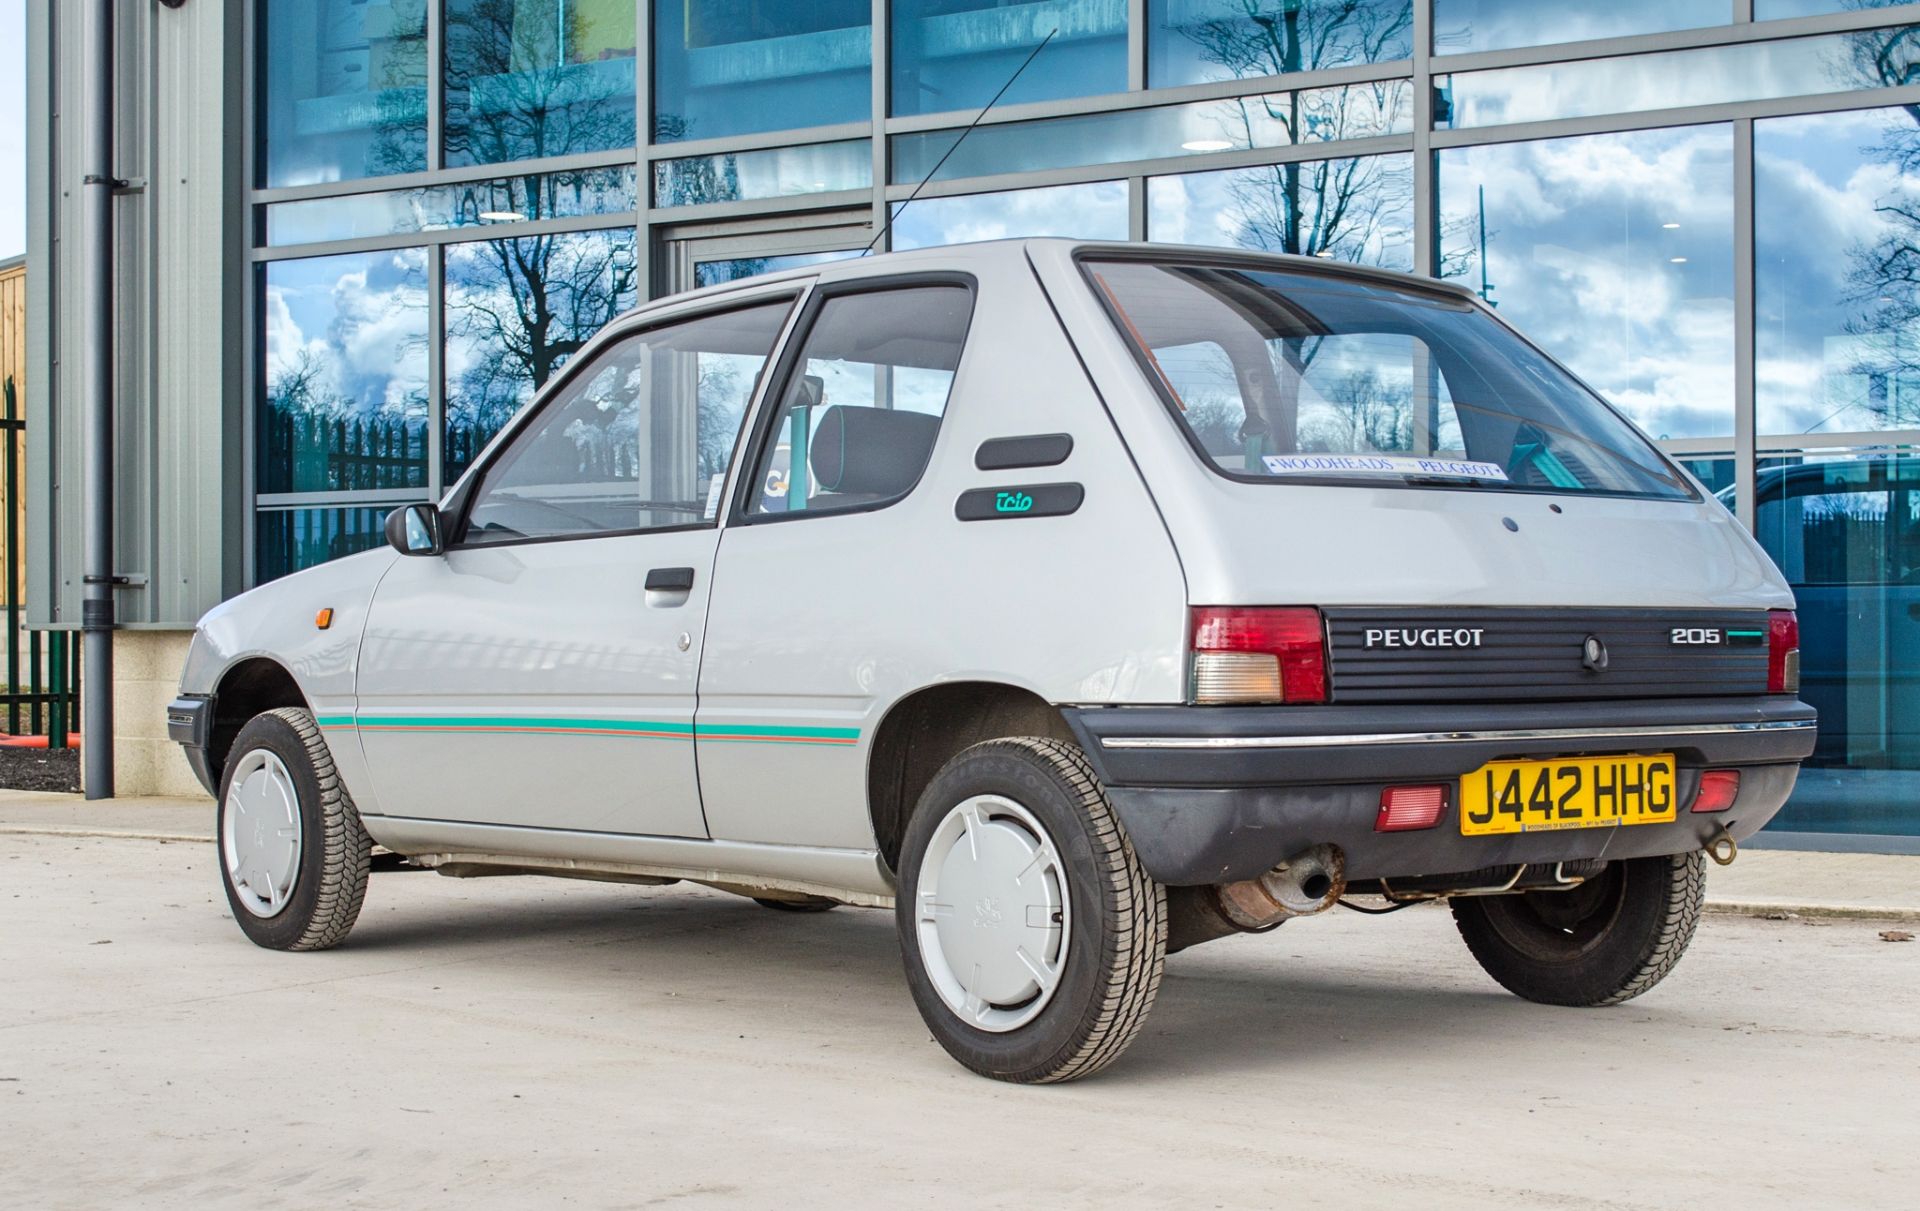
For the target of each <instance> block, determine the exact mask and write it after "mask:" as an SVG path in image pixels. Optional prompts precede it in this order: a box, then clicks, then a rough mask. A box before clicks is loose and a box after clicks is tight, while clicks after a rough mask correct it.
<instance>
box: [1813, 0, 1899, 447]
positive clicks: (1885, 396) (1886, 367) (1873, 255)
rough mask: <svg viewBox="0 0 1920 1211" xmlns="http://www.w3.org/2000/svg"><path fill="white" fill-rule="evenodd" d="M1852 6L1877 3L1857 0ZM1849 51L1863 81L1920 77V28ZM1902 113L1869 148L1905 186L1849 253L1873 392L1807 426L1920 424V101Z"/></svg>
mask: <svg viewBox="0 0 1920 1211" xmlns="http://www.w3.org/2000/svg"><path fill="white" fill-rule="evenodd" d="M1848 7H1849V8H1860V7H1872V5H1871V4H1869V3H1867V2H1866V0H1850V3H1849V4H1848ZM1847 55H1848V59H1849V62H1848V64H1847V68H1848V69H1850V70H1849V71H1848V74H1849V75H1850V76H1852V77H1854V78H1857V79H1859V80H1860V82H1861V83H1863V84H1871V83H1879V84H1882V85H1886V86H1888V87H1893V86H1898V85H1904V84H1912V83H1914V82H1915V81H1916V80H1920V28H1916V27H1912V26H1908V27H1906V28H1902V29H1874V30H1863V31H1861V32H1859V33H1856V34H1851V35H1849V36H1848V38H1847ZM1899 112H1900V113H1901V114H1903V115H1904V116H1905V118H1906V121H1898V120H1896V121H1894V122H1890V123H1889V124H1888V126H1887V128H1886V130H1885V132H1884V134H1883V137H1882V138H1881V141H1880V142H1879V143H1878V144H1877V145H1876V146H1874V147H1872V148H1868V149H1864V150H1866V152H1867V154H1868V155H1869V156H1871V157H1872V158H1873V159H1874V160H1876V161H1878V162H1880V163H1883V164H1886V165H1889V166H1891V167H1892V168H1893V169H1895V170H1896V171H1897V172H1898V173H1899V174H1900V178H1901V180H1900V188H1899V189H1898V190H1896V191H1895V192H1893V193H1891V194H1888V195H1887V196H1885V197H1882V198H1881V199H1880V200H1879V201H1878V202H1877V203H1876V204H1875V205H1874V212H1875V213H1876V214H1877V215H1878V216H1879V217H1880V220H1881V230H1880V234H1879V235H1878V237H1877V238H1875V239H1874V240H1872V241H1871V242H1862V243H1859V244H1856V245H1855V246H1854V247H1853V248H1851V249H1849V250H1848V254H1847V263H1848V268H1847V286H1846V296H1845V302H1846V303H1847V305H1848V306H1850V307H1851V308H1853V309H1854V314H1853V316H1852V317H1851V318H1850V319H1848V321H1847V323H1846V331H1847V333H1848V334H1849V335H1851V336H1855V337H1858V338H1860V340H1859V345H1858V347H1857V349H1856V351H1855V353H1854V357H1853V364H1852V365H1851V366H1849V367H1848V373H1850V374H1852V375H1856V376H1858V377H1860V378H1862V379H1864V380H1865V381H1866V393H1865V395H1864V397H1859V398H1854V399H1849V400H1847V401H1845V402H1844V403H1843V404H1841V406H1840V407H1839V409H1837V410H1836V412H1835V413H1833V414H1832V415H1829V416H1825V417H1822V418H1821V419H1820V420H1818V421H1815V422H1814V423H1813V424H1812V425H1809V426H1807V431H1808V432H1811V431H1813V430H1815V429H1818V428H1821V427H1822V426H1824V425H1825V424H1827V423H1828V422H1829V421H1831V420H1832V419H1834V417H1835V416H1837V415H1839V414H1840V413H1843V412H1846V411H1848V410H1851V409H1856V408H1857V409H1861V410H1863V411H1864V412H1865V413H1866V414H1867V415H1868V416H1869V417H1871V418H1872V423H1873V424H1874V425H1875V426H1877V427H1881V428H1902V427H1907V426H1911V425H1914V424H1920V325H1917V324H1916V321H1920V203H1917V202H1916V200H1915V189H1914V187H1915V186H1916V185H1920V105H1904V106H1900V107H1899Z"/></svg>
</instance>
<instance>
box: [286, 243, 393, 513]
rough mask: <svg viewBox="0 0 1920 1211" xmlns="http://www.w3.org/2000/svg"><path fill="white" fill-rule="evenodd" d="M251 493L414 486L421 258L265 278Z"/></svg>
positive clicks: (333, 263) (334, 260)
mask: <svg viewBox="0 0 1920 1211" xmlns="http://www.w3.org/2000/svg"><path fill="white" fill-rule="evenodd" d="M266 277H267V281H266V299H265V304H266V305H265V312H266V367H265V369H266V380H267V384H266V385H267V396H266V399H265V401H263V404H264V406H263V408H262V411H261V413H260V445H261V466H260V471H259V485H260V490H261V491H262V492H309V491H324V490H330V489H345V490H351V489H358V488H386V487H397V486H409V487H412V486H419V485H422V484H425V483H426V443H425V425H426V418H427V396H428V391H427V286H426V253H425V252H424V251H422V250H420V249H417V248H409V249H401V250H399V251H394V252H372V253H364V254H359V255H352V256H334V257H315V258H312V259H306V260H292V261H275V262H273V263H271V264H269V265H268V266H267V270H266Z"/></svg>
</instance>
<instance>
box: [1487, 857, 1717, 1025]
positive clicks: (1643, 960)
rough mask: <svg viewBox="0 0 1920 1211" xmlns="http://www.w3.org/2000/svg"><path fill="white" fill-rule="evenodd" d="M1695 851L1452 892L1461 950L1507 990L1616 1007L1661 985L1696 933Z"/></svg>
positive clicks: (1546, 1000)
mask: <svg viewBox="0 0 1920 1211" xmlns="http://www.w3.org/2000/svg"><path fill="white" fill-rule="evenodd" d="M1705 895H1706V871H1705V867H1704V865H1703V863H1702V861H1701V855H1700V853H1699V851H1697V850H1696V851H1694V852H1692V853H1685V854H1674V855H1672V856H1670V857H1655V858H1634V859H1630V860H1628V861H1622V862H1612V863H1609V864H1608V865H1607V866H1606V868H1605V869H1604V870H1602V871H1601V872H1600V873H1599V874H1598V875H1595V876H1593V877H1592V878H1589V879H1588V880H1587V881H1586V882H1584V883H1582V884H1580V885H1579V886H1578V887H1575V888H1572V889H1570V890H1567V891H1539V892H1527V893H1525V894H1522V895H1505V896H1475V897H1456V898H1455V899H1454V900H1452V901H1451V904H1452V907H1453V920H1454V924H1455V925H1456V926H1458V928H1459V930H1460V936H1461V938H1463V939H1465V941H1466V943H1467V949H1468V950H1470V951H1472V952H1473V957H1474V958H1475V959H1477V960H1479V962H1480V966H1481V967H1482V968H1484V969H1485V970H1486V973H1487V974H1488V975H1490V976H1492V977H1493V978H1494V979H1495V980H1497V981H1499V982H1500V984H1501V986H1503V987H1504V988H1506V989H1507V991H1509V992H1512V993H1514V994H1515V995H1517V996H1522V997H1525V998H1526V999H1527V1000H1529V1001H1538V1002H1540V1003H1541V1004H1544V1005H1578V1006H1591V1005H1617V1004H1619V1003H1620V1002H1621V1001H1626V1000H1631V999H1632V998H1634V997H1637V996H1639V995H1640V994H1641V993H1643V992H1645V991H1647V990H1648V989H1649V988H1652V987H1653V986H1654V985H1655V984H1658V983H1659V982H1660V981H1661V980H1662V979H1664V978H1666V974H1667V973H1668V972H1669V971H1672V970H1673V967H1674V964H1676V963H1678V962H1679V961H1680V956H1681V955H1682V954H1684V953H1686V949H1687V944H1688V943H1689V942H1691V941H1692V940H1693V931H1694V928H1695V927H1696V926H1697V925H1698V924H1699V923H1700V906H1701V903H1702V902H1703V900H1704V899H1705Z"/></svg>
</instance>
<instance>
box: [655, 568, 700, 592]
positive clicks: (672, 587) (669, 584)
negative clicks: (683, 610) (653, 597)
mask: <svg viewBox="0 0 1920 1211" xmlns="http://www.w3.org/2000/svg"><path fill="white" fill-rule="evenodd" d="M692 591H693V569H692V568H654V569H653V570H652V571H650V572H648V573H647V592H649V593H691V592H692Z"/></svg>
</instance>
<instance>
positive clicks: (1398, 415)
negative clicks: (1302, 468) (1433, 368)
mask: <svg viewBox="0 0 1920 1211" xmlns="http://www.w3.org/2000/svg"><path fill="white" fill-rule="evenodd" d="M1320 398H1321V400H1322V401H1323V406H1321V407H1318V408H1315V409H1313V415H1312V416H1311V417H1310V418H1303V419H1302V420H1301V423H1300V449H1301V450H1303V451H1327V452H1331V453H1340V454H1356V453H1370V452H1376V451H1384V450H1410V449H1412V448H1413V408H1412V405H1413V392H1412V387H1411V384H1406V385H1402V384H1388V383H1386V382H1384V381H1382V380H1381V378H1380V375H1379V374H1378V373H1376V372H1375V371H1373V370H1371V369H1361V370H1350V371H1348V372H1347V373H1345V374H1343V375H1341V376H1339V377H1338V378H1336V379H1335V380H1334V381H1333V382H1331V383H1322V384H1320Z"/></svg>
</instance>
